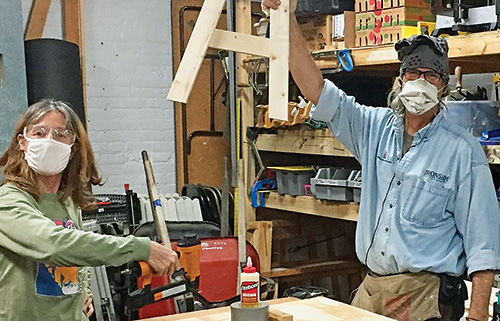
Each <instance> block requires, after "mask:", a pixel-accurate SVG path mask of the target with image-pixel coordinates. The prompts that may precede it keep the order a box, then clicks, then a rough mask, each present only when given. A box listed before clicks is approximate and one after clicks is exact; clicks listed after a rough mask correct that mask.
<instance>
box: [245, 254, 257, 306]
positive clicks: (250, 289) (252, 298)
mask: <svg viewBox="0 0 500 321" xmlns="http://www.w3.org/2000/svg"><path fill="white" fill-rule="evenodd" d="M240 280H241V307H242V308H255V307H258V306H259V301H260V294H259V273H258V272H257V269H256V268H255V267H254V266H252V258H251V257H250V256H249V257H248V258H247V266H246V267H245V268H243V273H241V276H240Z"/></svg>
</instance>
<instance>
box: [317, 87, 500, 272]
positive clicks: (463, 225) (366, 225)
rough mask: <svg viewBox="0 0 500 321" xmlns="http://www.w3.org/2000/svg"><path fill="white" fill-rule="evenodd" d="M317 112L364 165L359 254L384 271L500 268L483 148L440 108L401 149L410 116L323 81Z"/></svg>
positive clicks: (496, 217)
mask: <svg viewBox="0 0 500 321" xmlns="http://www.w3.org/2000/svg"><path fill="white" fill-rule="evenodd" d="M311 116H312V118H313V119H314V120H317V121H321V122H324V123H326V124H327V125H328V127H329V128H330V130H331V131H332V133H333V134H334V135H335V137H337V139H339V140H340V141H341V142H342V143H343V144H344V145H345V146H346V147H347V148H348V149H349V150H350V151H351V152H352V154H353V155H354V156H355V157H356V159H357V160H358V161H359V162H360V163H361V166H362V169H363V170H362V180H363V188H362V190H361V203H360V207H359V217H358V224H357V230H356V253H357V256H358V258H359V260H360V261H361V262H362V263H363V264H365V265H366V266H367V267H368V268H369V269H371V270H372V271H373V272H375V273H377V274H381V275H388V274H395V273H402V272H420V271H429V272H434V273H447V274H450V275H455V276H459V275H462V274H463V273H464V272H466V271H467V272H468V274H471V273H473V272H475V271H482V270H497V269H500V259H499V258H500V253H499V244H500V231H499V230H500V214H499V208H498V202H497V198H496V195H495V189H494V186H493V181H492V177H491V173H490V169H489V165H488V162H487V160H486V157H485V154H484V152H483V150H482V148H481V146H480V145H479V143H478V142H477V140H476V139H475V138H474V137H473V136H472V135H470V134H469V133H468V132H467V131H466V130H465V129H463V128H461V127H459V126H458V125H456V124H455V123H453V122H452V121H450V120H449V119H447V118H446V110H445V109H442V110H441V111H440V112H439V113H438V114H437V115H436V117H435V118H434V120H433V121H432V122H431V123H429V124H428V125H427V126H425V127H424V128H422V129H420V130H419V131H418V132H417V133H415V135H414V138H413V143H412V145H411V147H410V149H409V150H408V152H407V153H406V154H405V155H404V156H403V155H402V143H403V133H404V118H403V116H399V115H396V114H394V112H393V111H392V109H390V108H374V107H367V106H362V105H360V104H358V103H356V102H355V100H354V98H353V97H350V96H347V95H346V94H345V93H344V92H343V91H341V90H340V89H338V88H337V87H336V86H335V85H334V84H333V83H332V82H330V81H328V80H325V84H324V87H323V91H322V93H321V96H320V99H319V102H318V104H317V105H316V106H315V107H313V110H312V112H311Z"/></svg>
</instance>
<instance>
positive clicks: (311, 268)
mask: <svg viewBox="0 0 500 321" xmlns="http://www.w3.org/2000/svg"><path fill="white" fill-rule="evenodd" d="M361 268H362V265H361V263H359V262H358V261H357V260H356V261H354V260H332V261H324V262H316V263H308V264H302V265H297V266H294V267H276V268H272V269H271V271H269V272H262V275H263V276H266V277H268V278H273V279H274V278H284V277H297V276H307V275H308V274H317V273H320V272H326V271H332V270H335V271H340V270H348V269H356V270H360V269H361Z"/></svg>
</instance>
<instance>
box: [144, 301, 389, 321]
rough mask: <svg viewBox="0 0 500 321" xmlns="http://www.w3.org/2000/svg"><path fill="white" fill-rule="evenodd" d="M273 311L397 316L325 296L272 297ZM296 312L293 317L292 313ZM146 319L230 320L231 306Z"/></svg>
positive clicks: (363, 319) (332, 320) (300, 320)
mask: <svg viewBox="0 0 500 321" xmlns="http://www.w3.org/2000/svg"><path fill="white" fill-rule="evenodd" d="M267 302H269V304H270V306H269V311H270V313H271V314H272V315H273V318H272V319H270V320H273V321H292V320H293V321H344V320H345V321H352V320H356V321H384V320H386V321H390V320H393V319H390V318H387V317H384V316H381V315H378V314H374V313H371V312H368V311H365V310H362V309H359V308H356V307H353V306H350V305H348V304H345V303H341V302H338V301H335V300H331V299H328V298H325V297H316V298H312V299H306V300H298V299H296V300H295V299H294V300H291V299H290V298H286V299H278V300H270V301H267ZM292 316H293V317H292ZM143 320H144V321H174V320H183V321H230V320H231V316H230V308H229V307H222V308H216V309H210V310H202V311H195V312H188V313H181V314H175V315H169V316H164V317H157V318H151V319H143Z"/></svg>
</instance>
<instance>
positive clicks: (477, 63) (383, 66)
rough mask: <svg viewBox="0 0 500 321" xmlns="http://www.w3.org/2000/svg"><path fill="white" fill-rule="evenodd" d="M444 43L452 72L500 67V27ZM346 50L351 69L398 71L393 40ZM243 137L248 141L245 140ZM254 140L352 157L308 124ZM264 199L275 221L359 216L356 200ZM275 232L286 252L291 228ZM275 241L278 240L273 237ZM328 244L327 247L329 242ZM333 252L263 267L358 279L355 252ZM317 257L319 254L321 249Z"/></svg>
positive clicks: (326, 62) (322, 57) (496, 160)
mask: <svg viewBox="0 0 500 321" xmlns="http://www.w3.org/2000/svg"><path fill="white" fill-rule="evenodd" d="M448 44H449V47H450V51H449V58H450V70H451V72H452V73H453V70H454V69H455V67H456V66H457V65H461V66H462V71H463V73H464V74H468V73H483V72H493V71H499V70H500V31H498V30H497V31H490V32H483V33H477V34H470V35H465V36H453V37H449V38H448ZM350 54H351V56H352V58H353V62H354V71H353V73H358V74H360V75H366V76H374V75H377V73H378V72H385V73H386V74H390V75H394V76H395V75H397V73H398V70H399V66H400V63H399V61H398V59H397V54H396V51H395V50H394V44H388V45H382V46H374V47H363V48H351V51H350ZM314 56H315V61H316V63H317V65H318V66H319V67H320V69H322V70H324V71H325V73H328V72H330V71H332V70H335V69H337V67H338V66H337V58H336V56H335V52H322V53H321V54H318V55H314ZM251 59H252V58H251V57H244V58H242V60H240V62H241V64H240V65H241V66H243V67H244V66H247V65H248V64H247V63H246V62H248V61H249V60H251ZM243 82H244V81H243ZM248 96H251V90H250V92H245V95H243V97H246V100H247V104H246V105H245V106H243V105H242V110H244V111H248V109H249V108H250V107H253V105H252V103H253V101H252V100H249V99H248ZM252 121H253V117H252V116H251V115H248V117H247V118H246V122H245V121H242V128H246V126H253V125H254V124H253V122H252ZM246 143H247V144H248V142H246ZM255 144H256V147H257V149H258V150H259V151H260V152H265V154H266V156H269V155H271V156H270V157H272V155H273V153H276V155H277V158H278V159H279V158H280V157H287V156H285V155H287V154H288V155H290V156H291V157H301V155H315V157H317V158H318V159H321V160H324V159H325V157H326V158H327V157H334V158H342V160H343V159H344V158H345V159H346V158H352V157H353V155H352V154H351V153H350V152H349V151H348V150H347V149H346V148H345V146H343V145H342V144H341V143H340V142H339V141H338V140H337V139H336V138H335V137H334V136H333V135H332V134H331V132H330V131H329V130H328V129H324V130H312V129H306V127H302V128H300V129H297V127H294V128H286V129H279V130H278V131H277V134H268V133H262V134H259V136H258V138H257V139H256V141H255ZM244 150H245V149H244ZM485 150H487V151H489V154H490V156H491V157H490V162H491V163H492V164H500V147H499V148H498V149H496V148H489V147H488V148H486V149H485ZM497 155H498V156H497ZM248 156H250V155H248ZM244 158H245V156H244ZM337 160H338V159H337ZM253 167H254V160H253V159H252V158H251V157H249V158H248V165H247V167H246V168H247V170H248V172H249V173H250V174H249V175H246V174H245V176H248V177H254V176H255V175H254V172H252V171H253ZM246 183H247V184H248V183H249V182H248V181H246ZM247 187H248V186H247ZM265 204H266V208H265V209H262V211H263V212H262V213H264V212H265V211H269V212H270V213H269V214H266V215H263V216H262V217H264V218H266V217H267V219H271V218H272V220H275V219H274V217H273V215H275V216H279V218H278V220H277V221H276V222H278V221H280V220H281V219H283V218H286V217H287V216H292V217H293V218H292V221H291V222H290V224H291V225H292V226H293V227H297V226H299V229H302V228H305V229H312V228H313V227H312V226H308V225H309V220H311V221H312V220H313V219H316V220H324V219H325V218H326V219H332V222H334V223H332V225H336V224H338V225H342V224H346V225H349V224H351V225H350V226H354V225H353V223H352V222H356V221H357V219H358V210H359V204H358V203H349V202H335V201H326V200H319V199H316V198H315V197H312V196H295V197H294V196H290V195H280V194H278V193H277V192H270V193H266V203H265ZM260 210H261V209H259V211H260ZM252 213H253V215H254V217H255V218H257V216H259V215H257V214H256V212H255V210H254V209H252ZM259 213H260V212H259ZM305 216H307V218H305ZM309 216H314V218H310V217H309ZM247 217H248V215H247ZM299 217H300V219H299ZM305 220H308V221H307V223H306V222H304V221H305ZM327 224H329V223H327ZM277 226H278V225H277ZM278 229H282V227H278ZM274 233H275V232H274V231H273V247H274V246H275V245H276V246H277V247H278V248H279V249H280V252H279V253H286V251H283V242H284V241H287V242H288V240H289V239H288V238H289V237H290V239H291V234H288V233H289V231H288V230H286V231H285V232H283V235H284V236H279V238H278V239H277V240H275V239H274V236H275V235H274ZM280 233H281V232H280ZM351 233H352V231H351ZM280 235H281V234H280ZM310 237H311V236H309V239H308V241H310ZM348 240H349V242H350V243H349V244H350V245H353V242H354V241H353V240H354V236H353V235H350V237H349V238H348ZM275 241H276V243H277V244H275V243H274V242H275ZM329 250H331V249H330V248H329ZM347 252H348V254H349V255H351V254H352V253H354V249H353V248H352V249H348V250H347ZM351 252H352V253H351ZM273 255H274V249H273ZM336 255H337V254H335V257H333V258H326V259H324V260H323V261H314V262H311V264H308V262H306V261H304V262H295V261H294V262H290V265H289V264H287V263H285V264H281V261H278V262H277V264H274V266H273V267H272V268H271V269H270V270H269V271H265V272H263V273H262V274H263V275H265V276H268V277H271V278H273V279H277V280H280V283H281V281H283V280H304V279H311V278H313V277H318V276H319V277H322V276H333V275H336V276H335V277H332V278H331V279H332V282H338V281H339V278H344V281H342V282H345V280H346V279H347V280H351V279H353V278H354V279H353V280H354V283H356V282H357V281H358V279H357V276H358V275H359V274H360V272H362V271H363V267H362V266H361V265H360V264H359V262H357V260H356V258H355V256H349V257H348V258H342V257H337V256H336ZM319 257H320V258H321V255H320V256H319ZM273 262H275V261H273ZM334 280H337V281H334ZM359 281H360V279H359ZM285 283H286V282H285ZM280 287H281V285H280ZM347 288H349V286H345V285H344V286H343V289H344V290H346V289H347Z"/></svg>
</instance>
